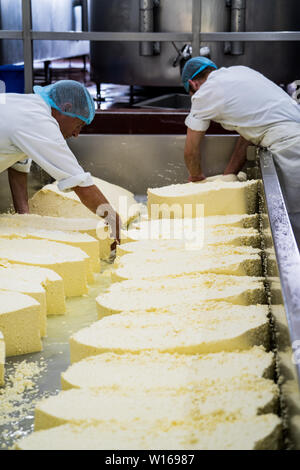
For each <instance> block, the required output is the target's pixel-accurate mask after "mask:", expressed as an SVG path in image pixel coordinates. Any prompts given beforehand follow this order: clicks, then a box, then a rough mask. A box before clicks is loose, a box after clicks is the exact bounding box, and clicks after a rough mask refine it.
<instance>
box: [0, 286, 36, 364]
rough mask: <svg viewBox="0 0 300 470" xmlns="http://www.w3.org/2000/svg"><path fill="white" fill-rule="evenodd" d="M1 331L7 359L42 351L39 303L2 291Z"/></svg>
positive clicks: (0, 294)
mask: <svg viewBox="0 0 300 470" xmlns="http://www.w3.org/2000/svg"><path fill="white" fill-rule="evenodd" d="M0 331H1V332H2V334H3V336H4V341H5V350H6V357H9V356H19V355H22V354H29V353H33V352H38V351H41V350H42V342H41V335H40V305H39V303H38V302H37V301H36V300H35V299H33V298H32V297H29V296H28V295H24V294H20V293H18V292H9V291H7V292H5V291H0Z"/></svg>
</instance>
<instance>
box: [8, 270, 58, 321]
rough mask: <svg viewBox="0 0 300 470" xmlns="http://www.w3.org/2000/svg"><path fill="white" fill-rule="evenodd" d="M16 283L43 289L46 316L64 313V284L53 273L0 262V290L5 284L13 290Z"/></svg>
mask: <svg viewBox="0 0 300 470" xmlns="http://www.w3.org/2000/svg"><path fill="white" fill-rule="evenodd" d="M16 281H24V282H27V283H29V284H30V286H33V285H34V286H36V285H37V286H41V287H42V288H43V289H45V293H46V307H47V315H62V314H64V313H65V312H66V302H65V289H64V282H63V279H62V278H61V277H60V276H59V275H58V274H57V273H56V272H55V271H52V270H51V269H46V268H40V267H38V266H22V265H21V264H9V263H3V262H0V285H1V289H3V288H4V287H3V286H4V285H5V284H4V283H6V285H7V286H8V287H9V289H10V290H15V288H14V286H15V285H16V284H15V283H16ZM24 293H25V292H24ZM28 295H30V294H28ZM37 300H38V299H37Z"/></svg>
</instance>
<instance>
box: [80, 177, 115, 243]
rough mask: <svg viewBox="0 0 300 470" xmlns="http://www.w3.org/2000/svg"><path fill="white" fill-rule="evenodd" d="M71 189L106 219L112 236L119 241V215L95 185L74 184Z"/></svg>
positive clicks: (92, 209) (88, 206)
mask: <svg viewBox="0 0 300 470" xmlns="http://www.w3.org/2000/svg"><path fill="white" fill-rule="evenodd" d="M73 190H74V191H75V193H76V194H77V196H78V197H79V199H80V200H81V202H82V203H83V204H84V205H85V206H86V207H87V208H88V209H90V211H92V212H93V213H94V214H97V215H98V216H99V217H102V218H104V219H105V220H106V222H107V223H108V224H109V225H110V227H111V230H112V235H113V237H114V238H115V239H117V240H118V241H119V240H120V229H121V221H120V217H119V215H118V214H117V213H116V211H115V210H114V209H113V208H112V206H111V205H110V203H109V201H108V200H107V199H106V197H105V196H104V195H103V194H102V192H101V191H100V190H99V189H98V188H97V186H95V185H93V186H87V187H81V186H76V187H75V188H73Z"/></svg>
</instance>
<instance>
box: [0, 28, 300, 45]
mask: <svg viewBox="0 0 300 470" xmlns="http://www.w3.org/2000/svg"><path fill="white" fill-rule="evenodd" d="M1 33H2V31H0V39H1V38H2V37H3V38H5V39H8V38H9V36H10V39H12V38H13V35H10V33H9V34H7V33H8V32H7V31H4V34H3V36H2V35H1ZM15 33H16V32H15ZM199 36H200V41H201V42H224V41H241V42H289V41H297V42H298V41H300V32H299V31H262V32H261V31H258V32H256V31H255V32H242V33H227V32H221V33H219V32H216V33H214V32H213V33H200V35H199ZM18 37H19V36H18ZM31 37H32V39H33V40H41V41H43V40H45V41H51V40H53V41H54V40H57V41H118V42H119V41H126V42H139V41H150V42H154V41H159V42H172V41H176V42H183V43H186V42H192V41H193V34H192V33H178V32H174V33H173V32H172V33H161V32H158V33H135V32H125V33H124V32H96V31H93V32H92V31H91V32H83V33H77V32H72V31H69V32H62V31H61V32H50V31H32V33H31Z"/></svg>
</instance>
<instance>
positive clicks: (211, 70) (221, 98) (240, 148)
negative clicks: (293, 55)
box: [182, 57, 300, 246]
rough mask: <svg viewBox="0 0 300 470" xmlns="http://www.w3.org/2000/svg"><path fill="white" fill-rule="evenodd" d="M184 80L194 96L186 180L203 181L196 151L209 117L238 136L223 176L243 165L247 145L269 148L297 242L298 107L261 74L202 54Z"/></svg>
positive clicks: (299, 211)
mask: <svg viewBox="0 0 300 470" xmlns="http://www.w3.org/2000/svg"><path fill="white" fill-rule="evenodd" d="M182 81H183V85H184V88H185V90H186V91H187V92H188V93H189V94H190V95H191V96H192V106H191V111H190V114H189V115H188V117H187V118H186V126H187V128H188V129H187V138H186V145H185V155H184V156H185V162H186V165H187V168H188V170H189V173H190V181H192V182H196V181H201V180H204V179H205V175H204V174H203V172H202V168H201V154H200V153H201V152H200V150H201V141H202V139H203V137H204V136H205V133H206V131H207V129H208V127H209V125H210V121H215V122H218V123H219V124H221V125H222V127H224V129H227V130H231V131H235V132H237V133H238V134H239V135H240V138H239V140H238V142H237V145H236V147H235V150H234V152H233V155H232V157H231V159H230V161H229V163H228V166H227V168H226V169H225V172H224V174H231V173H236V174H237V173H238V172H239V171H240V170H241V169H242V168H243V166H244V164H245V161H246V152H247V147H248V145H249V143H252V144H254V145H257V146H260V147H264V148H268V149H269V150H270V151H271V152H272V154H273V156H274V161H275V165H276V168H277V172H278V177H279V180H280V183H281V188H282V192H283V195H284V198H285V202H286V206H287V210H288V213H289V216H290V220H291V223H292V226H293V229H294V233H295V236H296V239H297V241H298V245H299V246H300V106H299V105H298V104H297V102H296V101H295V100H294V99H292V98H291V97H290V96H289V95H288V94H287V93H286V92H285V91H283V90H282V89H281V88H280V87H279V86H277V85H276V84H275V83H273V82H272V81H270V80H269V79H267V78H266V77H265V76H264V75H262V74H260V73H259V72H256V71H255V70H253V69H251V68H248V67H244V66H234V67H229V68H224V67H223V68H220V69H218V68H217V66H216V65H215V64H214V63H213V62H212V61H211V60H209V59H207V58H206V57H195V58H193V59H190V60H189V61H188V62H187V63H186V64H185V66H184V68H183V71H182Z"/></svg>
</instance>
